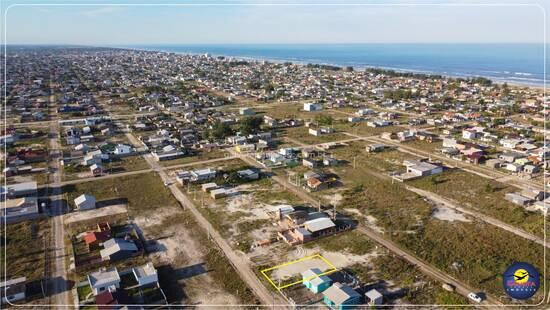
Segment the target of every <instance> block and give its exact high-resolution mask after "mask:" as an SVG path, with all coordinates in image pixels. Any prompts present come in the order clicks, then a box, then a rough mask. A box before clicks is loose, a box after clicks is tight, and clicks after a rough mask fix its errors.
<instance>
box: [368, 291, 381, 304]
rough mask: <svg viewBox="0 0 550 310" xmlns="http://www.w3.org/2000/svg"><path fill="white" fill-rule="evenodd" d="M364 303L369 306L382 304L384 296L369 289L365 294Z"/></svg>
mask: <svg viewBox="0 0 550 310" xmlns="http://www.w3.org/2000/svg"><path fill="white" fill-rule="evenodd" d="M365 301H366V302H367V303H368V304H369V305H370V306H376V305H381V304H383V303H384V296H383V295H382V293H380V292H379V291H377V290H375V289H371V290H369V291H368V292H366V293H365Z"/></svg>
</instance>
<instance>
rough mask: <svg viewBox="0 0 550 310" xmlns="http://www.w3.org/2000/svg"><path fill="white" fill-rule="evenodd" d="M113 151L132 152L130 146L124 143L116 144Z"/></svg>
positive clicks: (117, 153)
mask: <svg viewBox="0 0 550 310" xmlns="http://www.w3.org/2000/svg"><path fill="white" fill-rule="evenodd" d="M114 153H115V154H116V155H125V154H130V153H132V147H131V146H129V145H126V144H117V145H116V146H115V150H114Z"/></svg>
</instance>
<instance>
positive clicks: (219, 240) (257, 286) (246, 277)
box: [127, 133, 288, 307]
mask: <svg viewBox="0 0 550 310" xmlns="http://www.w3.org/2000/svg"><path fill="white" fill-rule="evenodd" d="M127 136H128V139H129V140H130V141H131V142H132V143H134V144H136V142H138V140H137V139H136V138H135V137H134V136H133V135H132V134H131V133H127ZM136 145H137V144H136ZM143 158H144V159H145V160H146V161H147V163H148V164H149V166H151V169H153V170H154V171H155V172H157V173H158V174H159V175H160V177H161V179H162V181H163V182H165V184H168V183H171V185H170V186H168V188H169V189H170V191H171V192H172V195H174V197H175V198H176V199H177V200H178V201H179V202H180V203H181V204H182V206H185V208H188V209H189V210H190V211H191V213H192V214H193V216H194V217H195V218H196V219H197V222H198V223H199V225H200V226H202V228H203V229H204V230H205V231H206V232H208V234H209V235H210V237H211V238H212V240H214V242H215V243H216V244H217V245H218V247H219V248H220V249H221V250H222V251H223V253H224V254H225V256H226V257H227V259H229V261H230V262H231V264H232V265H233V267H234V269H235V271H236V272H237V273H238V275H239V276H240V277H241V279H242V280H243V281H244V282H245V283H246V284H247V285H248V287H250V288H251V289H252V291H253V292H254V294H255V295H256V296H257V297H258V298H259V299H260V301H261V302H262V304H263V305H279V306H283V307H286V306H287V305H288V304H287V303H285V301H284V300H283V299H282V298H281V297H280V296H279V295H275V294H273V293H272V292H270V291H269V290H268V289H267V288H266V287H265V286H264V285H263V284H262V283H261V282H260V280H259V279H258V277H257V276H256V274H255V273H254V271H253V270H252V269H251V268H250V266H249V264H248V261H247V259H246V258H245V257H242V256H239V255H238V254H237V253H236V252H235V251H234V250H233V248H231V246H230V245H229V244H228V243H227V241H226V240H225V239H224V238H223V237H222V236H221V235H220V233H219V232H218V231H217V230H216V229H215V228H214V227H213V226H212V224H210V222H209V221H208V220H207V219H206V218H205V217H204V216H203V215H202V214H201V213H200V212H199V210H198V209H197V207H196V206H195V204H194V203H193V202H192V201H191V200H190V199H189V198H188V197H187V196H186V195H185V194H184V193H183V192H182V191H181V190H180V188H179V187H178V186H177V185H176V184H174V182H173V181H172V180H171V179H170V177H169V176H168V174H167V173H166V171H165V169H164V168H163V167H161V166H160V165H159V163H158V162H157V161H156V160H155V159H154V158H153V157H152V156H151V155H150V154H145V155H143Z"/></svg>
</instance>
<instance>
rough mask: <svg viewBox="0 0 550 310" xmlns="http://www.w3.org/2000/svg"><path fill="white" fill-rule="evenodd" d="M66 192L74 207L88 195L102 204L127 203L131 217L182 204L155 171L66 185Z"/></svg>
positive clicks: (64, 188)
mask: <svg viewBox="0 0 550 310" xmlns="http://www.w3.org/2000/svg"><path fill="white" fill-rule="evenodd" d="M63 192H64V193H66V194H67V199H68V202H69V204H70V205H71V206H72V205H73V202H74V199H75V198H76V197H78V196H80V195H82V194H84V193H89V194H91V195H94V196H95V198H96V199H97V200H98V202H101V200H114V202H118V203H120V202H126V201H127V203H128V212H129V213H130V215H131V216H133V215H136V214H137V213H149V212H155V209H157V208H160V207H169V206H177V205H178V203H177V201H176V200H175V198H174V197H173V196H172V194H171V193H170V191H169V190H168V189H167V188H166V187H165V186H164V185H163V184H162V182H161V180H160V179H159V177H158V176H157V175H156V174H154V173H152V172H151V173H143V174H137V175H130V176H122V177H118V178H112V179H102V180H97V181H91V182H86V183H79V184H74V185H65V186H64V187H63Z"/></svg>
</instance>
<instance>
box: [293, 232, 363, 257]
mask: <svg viewBox="0 0 550 310" xmlns="http://www.w3.org/2000/svg"><path fill="white" fill-rule="evenodd" d="M317 246H318V247H320V248H321V249H323V250H325V251H328V252H345V253H350V254H354V255H365V254H368V253H370V252H371V251H372V250H373V249H374V243H373V242H372V241H371V240H370V239H369V238H367V237H366V236H365V235H363V234H361V233H359V232H357V231H354V230H352V231H348V232H344V233H340V234H336V235H332V236H329V237H325V238H321V239H319V240H316V241H315V242H310V243H306V244H304V247H306V248H315V247H317Z"/></svg>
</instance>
